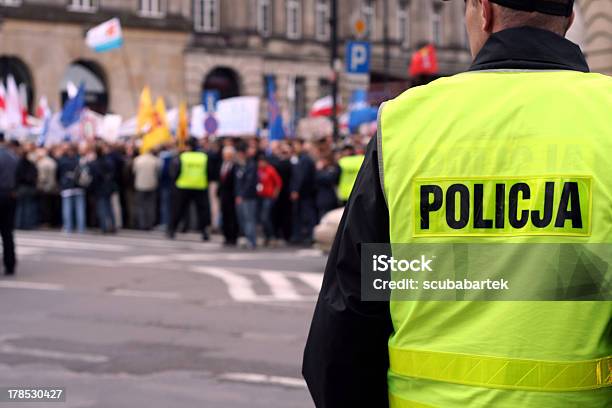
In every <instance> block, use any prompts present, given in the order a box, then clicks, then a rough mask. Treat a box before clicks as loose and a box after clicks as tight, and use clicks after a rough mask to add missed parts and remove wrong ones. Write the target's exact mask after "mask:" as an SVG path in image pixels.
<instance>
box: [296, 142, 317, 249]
mask: <svg viewBox="0 0 612 408" xmlns="http://www.w3.org/2000/svg"><path fill="white" fill-rule="evenodd" d="M293 150H294V156H293V157H292V158H291V163H292V164H293V169H292V173H291V201H292V202H293V232H292V237H291V243H293V244H306V245H310V244H312V242H313V229H314V227H315V224H316V208H315V187H314V184H315V183H314V180H315V173H316V169H315V164H314V162H313V160H312V158H311V156H310V154H309V152H308V147H307V146H305V143H304V141H302V140H299V139H298V140H295V141H294V142H293Z"/></svg>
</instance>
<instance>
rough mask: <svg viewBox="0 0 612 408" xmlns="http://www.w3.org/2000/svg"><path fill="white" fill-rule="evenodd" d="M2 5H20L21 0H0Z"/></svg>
mask: <svg viewBox="0 0 612 408" xmlns="http://www.w3.org/2000/svg"><path fill="white" fill-rule="evenodd" d="M0 5H2V6H21V0H0Z"/></svg>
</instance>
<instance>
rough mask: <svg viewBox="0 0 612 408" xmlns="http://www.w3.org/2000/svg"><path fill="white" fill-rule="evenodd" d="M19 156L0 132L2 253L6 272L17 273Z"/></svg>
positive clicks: (8, 273) (0, 230)
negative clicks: (17, 174) (14, 236)
mask: <svg viewBox="0 0 612 408" xmlns="http://www.w3.org/2000/svg"><path fill="white" fill-rule="evenodd" d="M17 162H18V159H17V156H16V155H15V154H14V152H13V151H11V150H10V149H9V148H8V146H7V145H6V143H5V140H4V133H2V132H0V234H1V235H2V254H3V258H4V274H5V275H13V274H14V273H15V265H16V263H17V262H16V260H15V242H14V239H13V230H14V229H15V207H16V199H15V182H16V171H17Z"/></svg>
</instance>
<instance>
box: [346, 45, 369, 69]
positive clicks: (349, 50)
mask: <svg viewBox="0 0 612 408" xmlns="http://www.w3.org/2000/svg"><path fill="white" fill-rule="evenodd" d="M346 72H347V73H349V74H368V73H370V43H369V42H367V41H349V42H348V43H347V44H346Z"/></svg>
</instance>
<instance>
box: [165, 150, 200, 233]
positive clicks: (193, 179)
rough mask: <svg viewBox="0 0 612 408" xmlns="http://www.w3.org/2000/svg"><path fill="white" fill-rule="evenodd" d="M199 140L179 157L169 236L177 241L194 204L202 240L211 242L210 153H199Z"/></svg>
mask: <svg viewBox="0 0 612 408" xmlns="http://www.w3.org/2000/svg"><path fill="white" fill-rule="evenodd" d="M197 145H198V143H197V140H196V139H193V138H192V139H190V140H189V143H188V144H187V150H186V151H185V152H183V153H181V154H180V155H179V158H178V168H177V170H176V175H177V178H176V182H175V185H176V191H175V200H174V203H173V215H172V220H171V222H170V225H169V226H168V231H167V235H168V237H169V238H171V239H174V236H175V233H176V227H177V225H178V224H179V221H180V220H181V219H182V218H183V219H184V218H185V217H186V215H187V213H188V211H189V209H190V206H191V203H194V204H195V206H196V212H197V216H198V227H199V229H200V231H201V233H202V240H204V241H208V239H209V236H208V232H207V227H208V225H209V224H210V205H209V199H208V174H209V161H208V156H207V155H206V153H204V152H201V151H197V147H198V146H197Z"/></svg>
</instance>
